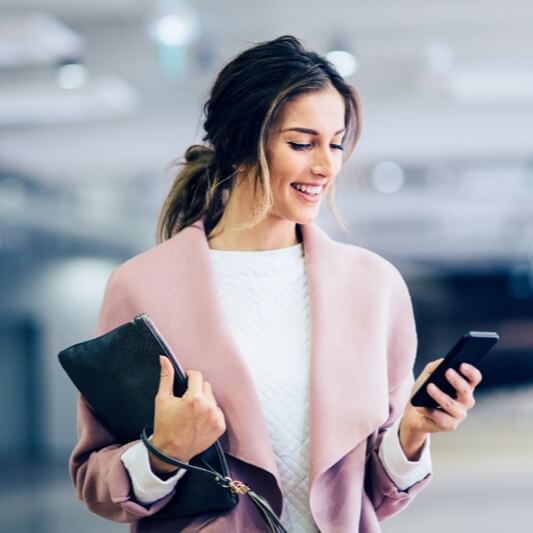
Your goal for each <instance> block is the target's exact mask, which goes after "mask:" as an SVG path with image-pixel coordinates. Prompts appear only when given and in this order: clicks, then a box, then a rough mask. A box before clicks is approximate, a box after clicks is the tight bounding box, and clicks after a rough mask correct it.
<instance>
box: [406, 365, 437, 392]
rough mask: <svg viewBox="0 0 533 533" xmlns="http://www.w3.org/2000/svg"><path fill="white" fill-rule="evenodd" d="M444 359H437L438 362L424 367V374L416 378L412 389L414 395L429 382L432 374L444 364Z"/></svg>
mask: <svg viewBox="0 0 533 533" xmlns="http://www.w3.org/2000/svg"><path fill="white" fill-rule="evenodd" d="M442 360H443V358H442V357H441V358H440V359H437V360H436V361H431V362H430V363H428V364H427V365H426V366H425V367H424V370H422V372H421V373H420V375H419V376H418V377H417V378H416V381H415V383H414V385H413V389H412V393H413V394H414V393H415V392H416V391H417V390H418V389H420V387H422V386H423V384H424V383H425V382H426V381H427V379H428V378H429V376H431V374H432V373H433V372H434V370H435V369H436V368H437V367H438V366H439V365H440V363H441V362H442Z"/></svg>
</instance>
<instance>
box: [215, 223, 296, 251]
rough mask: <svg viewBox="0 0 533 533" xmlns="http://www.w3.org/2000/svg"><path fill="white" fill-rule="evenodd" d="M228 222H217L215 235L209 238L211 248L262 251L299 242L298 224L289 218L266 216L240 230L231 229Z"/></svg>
mask: <svg viewBox="0 0 533 533" xmlns="http://www.w3.org/2000/svg"><path fill="white" fill-rule="evenodd" d="M231 227H232V226H231V225H230V224H220V223H219V224H217V225H216V226H215V228H214V229H213V233H214V234H215V235H216V236H215V237H212V238H211V239H209V248H211V249H213V250H241V251H264V250H276V249H278V248H287V247H289V246H294V245H295V244H298V243H299V242H301V237H300V231H299V229H298V226H297V225H296V224H295V223H294V222H291V221H289V220H283V219H279V218H276V217H271V216H267V218H265V219H264V220H263V221H262V222H260V223H259V224H257V225H255V226H253V227H252V228H246V229H241V230H232V229H231Z"/></svg>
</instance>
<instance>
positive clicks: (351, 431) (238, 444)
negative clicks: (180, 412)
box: [153, 221, 388, 488]
mask: <svg viewBox="0 0 533 533" xmlns="http://www.w3.org/2000/svg"><path fill="white" fill-rule="evenodd" d="M301 228H302V237H303V246H304V260H305V267H306V273H307V276H308V287H309V298H310V309H311V331H312V337H311V365H310V457H309V485H310V488H311V487H312V486H313V484H314V483H315V482H316V480H317V479H318V478H319V477H320V475H321V474H322V473H324V472H325V471H327V470H328V469H329V468H330V467H331V466H333V465H334V464H335V463H336V462H337V461H339V460H340V459H341V458H342V457H344V456H345V455H346V454H347V453H348V452H349V451H350V450H352V449H353V448H354V447H355V446H356V445H357V444H358V443H360V442H361V441H363V440H364V439H365V438H366V437H367V436H368V435H369V434H371V433H372V432H373V431H374V430H375V429H376V428H377V427H378V426H379V425H380V424H381V423H382V422H384V421H385V419H386V418H387V414H388V413H387V409H388V406H387V403H386V394H383V391H386V390H387V389H386V387H387V383H386V375H387V368H386V362H385V361H386V358H382V357H376V351H377V350H379V349H380V348H381V345H380V342H383V343H384V342H385V339H382V341H380V340H379V338H378V339H377V340H372V339H375V338H377V337H379V336H376V335H372V334H371V330H372V321H371V320H370V319H369V315H368V313H367V310H368V306H369V305H370V304H371V302H372V299H373V298H374V297H375V295H374V294H373V293H372V292H373V289H372V284H371V283H365V280H366V279H367V271H366V269H367V268H368V267H367V263H365V261H360V260H358V258H359V256H358V254H357V252H356V251H357V250H358V249H357V248H356V247H353V246H347V245H344V244H341V243H338V242H335V241H333V240H332V239H330V238H329V237H328V236H327V235H326V234H325V233H324V232H323V231H322V230H321V229H320V228H319V227H318V226H316V225H315V224H308V225H303V226H301ZM162 246H163V247H164V248H165V249H166V250H169V251H171V256H170V257H169V256H168V255H167V256H166V257H165V258H163V257H162V256H161V258H160V261H161V262H160V266H161V263H164V264H165V267H164V268H165V271H166V272H168V275H169V279H168V280H166V279H165V280H164V282H161V285H162V287H165V286H166V287H167V294H166V298H165V301H166V302H168V304H166V308H165V309H162V310H161V311H156V309H155V307H154V310H153V313H156V312H157V314H158V316H154V319H155V321H156V323H158V324H159V327H160V330H161V331H162V333H163V334H164V336H165V337H166V338H167V339H168V341H169V343H170V345H171V346H176V347H178V346H179V353H176V356H177V357H178V359H180V361H181V363H182V366H183V367H184V368H195V369H198V370H200V371H202V372H203V373H204V375H206V376H207V379H209V381H210V382H211V384H212V386H213V390H214V391H215V396H216V398H217V401H218V403H219V405H220V406H221V407H222V409H223V411H224V413H225V417H226V425H227V432H226V434H225V435H224V438H223V439H222V444H223V446H224V448H225V450H226V452H227V453H228V454H230V455H232V456H234V457H236V458H238V459H240V460H242V461H245V462H247V463H250V464H253V465H256V466H258V467H260V468H262V469H264V470H266V471H268V472H270V473H271V474H272V475H273V476H274V477H275V479H276V480H277V482H278V486H281V484H280V476H279V472H278V469H277V466H276V461H275V458H274V453H273V450H272V445H271V442H270V438H269V435H268V430H267V426H266V423H265V420H264V417H263V415H262V412H261V406H260V403H259V398H258V396H257V393H256V391H255V388H254V385H253V382H252V378H251V375H250V373H249V372H248V369H247V367H246V364H245V362H244V359H243V357H242V355H241V354H240V353H239V349H238V347H237V345H236V343H235V341H234V340H233V337H232V334H231V332H230V330H229V328H228V326H227V324H226V323H225V320H224V317H223V312H222V307H221V303H220V302H219V299H218V297H217V288H216V285H215V281H214V275H213V272H212V270H211V265H210V260H209V247H208V244H207V239H206V236H205V233H204V227H203V223H202V222H201V221H198V222H196V223H195V224H193V225H191V226H189V227H187V228H185V229H184V230H182V231H181V232H179V233H178V234H176V235H175V236H173V237H172V238H171V239H169V240H168V241H165V243H163V244H162ZM156 248H158V247H156ZM170 265H172V266H170ZM168 293H170V294H168ZM168 296H170V298H169V297H168ZM191 304H194V305H191ZM158 309H159V308H158ZM176 350H177V348H176Z"/></svg>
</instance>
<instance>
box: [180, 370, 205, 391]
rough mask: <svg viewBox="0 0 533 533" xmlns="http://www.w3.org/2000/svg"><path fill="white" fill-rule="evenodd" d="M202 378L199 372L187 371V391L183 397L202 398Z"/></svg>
mask: <svg viewBox="0 0 533 533" xmlns="http://www.w3.org/2000/svg"><path fill="white" fill-rule="evenodd" d="M203 383H204V378H203V376H202V373H201V372H198V370H188V371H187V390H186V391H185V394H184V396H185V395H187V396H203V392H204V388H203Z"/></svg>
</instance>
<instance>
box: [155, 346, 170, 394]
mask: <svg viewBox="0 0 533 533" xmlns="http://www.w3.org/2000/svg"><path fill="white" fill-rule="evenodd" d="M159 364H160V365H161V375H160V377H159V390H158V391H157V394H159V395H161V396H173V388H174V368H173V367H172V364H171V363H170V361H169V360H168V357H166V356H164V355H160V356H159Z"/></svg>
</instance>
